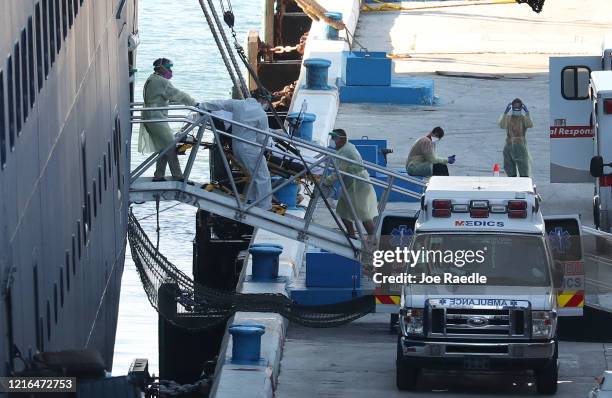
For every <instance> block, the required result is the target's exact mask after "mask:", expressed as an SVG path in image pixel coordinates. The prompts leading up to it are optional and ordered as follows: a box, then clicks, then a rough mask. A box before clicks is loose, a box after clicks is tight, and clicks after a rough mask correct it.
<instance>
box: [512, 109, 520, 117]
mask: <svg viewBox="0 0 612 398" xmlns="http://www.w3.org/2000/svg"><path fill="white" fill-rule="evenodd" d="M512 116H521V111H520V110H518V111H515V110H514V109H513V110H512Z"/></svg>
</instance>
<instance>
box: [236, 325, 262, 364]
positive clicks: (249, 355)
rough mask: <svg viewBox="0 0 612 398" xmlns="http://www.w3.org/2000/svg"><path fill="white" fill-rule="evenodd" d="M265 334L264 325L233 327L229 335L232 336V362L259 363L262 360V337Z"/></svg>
mask: <svg viewBox="0 0 612 398" xmlns="http://www.w3.org/2000/svg"><path fill="white" fill-rule="evenodd" d="M265 332H266V328H265V326H264V325H259V324H233V325H231V326H230V327H229V333H230V334H231V335H232V362H257V361H259V359H260V358H261V335H262V334H264V333H265Z"/></svg>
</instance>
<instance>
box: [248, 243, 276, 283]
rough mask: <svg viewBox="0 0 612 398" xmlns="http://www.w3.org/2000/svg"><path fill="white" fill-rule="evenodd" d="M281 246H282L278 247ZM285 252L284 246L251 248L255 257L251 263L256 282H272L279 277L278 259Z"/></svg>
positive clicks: (250, 251) (256, 246) (255, 246)
mask: <svg viewBox="0 0 612 398" xmlns="http://www.w3.org/2000/svg"><path fill="white" fill-rule="evenodd" d="M278 246H280V245H278ZM282 252H283V249H282V246H281V247H280V248H279V247H274V246H269V245H268V246H263V245H262V244H260V245H254V246H251V248H249V253H251V256H252V257H253V261H252V263H251V265H252V269H251V271H252V272H251V273H252V278H253V280H254V281H271V280H274V279H276V278H277V277H278V257H279V256H280V254H281V253H282Z"/></svg>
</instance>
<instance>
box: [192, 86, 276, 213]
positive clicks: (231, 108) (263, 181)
mask: <svg viewBox="0 0 612 398" xmlns="http://www.w3.org/2000/svg"><path fill="white" fill-rule="evenodd" d="M200 108H202V109H205V110H208V111H226V112H230V113H232V119H233V120H234V121H235V122H238V123H242V124H244V125H247V126H251V127H254V128H257V129H260V130H264V131H268V116H267V115H266V112H264V110H263V108H262V106H261V105H260V104H259V102H257V100H255V99H254V98H247V99H245V100H219V101H209V102H203V103H200ZM232 135H233V136H235V137H239V138H242V139H245V140H248V141H251V142H257V143H258V144H262V145H263V144H264V142H265V141H266V135H264V134H261V133H257V132H255V131H253V130H249V129H247V128H245V127H242V126H239V125H236V124H235V125H233V126H232ZM232 149H233V152H234V155H235V156H236V158H238V161H239V162H240V163H242V165H243V166H244V167H246V168H247V170H248V171H249V173H250V174H251V179H252V180H253V188H252V189H251V193H250V195H249V197H248V198H247V200H250V201H258V200H259V199H261V198H263V197H266V196H267V197H266V198H265V199H264V200H262V201H261V202H259V203H258V204H257V206H258V207H261V208H262V209H265V210H269V209H271V208H272V195H270V192H272V184H271V182H270V171H269V170H268V164H267V163H266V159H262V160H261V162H260V163H259V168H258V169H257V173H254V172H255V167H256V166H257V160H258V159H259V155H260V153H261V147H258V146H255V145H251V144H249V143H246V142H242V141H239V140H236V139H232Z"/></svg>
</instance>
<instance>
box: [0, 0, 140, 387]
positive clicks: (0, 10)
mask: <svg viewBox="0 0 612 398" xmlns="http://www.w3.org/2000/svg"><path fill="white" fill-rule="evenodd" d="M136 4H137V2H136V1H135V0H95V1H94V0H4V1H2V2H1V3H0V19H1V20H2V23H1V24H0V282H1V284H0V292H1V293H2V294H1V296H0V335H1V336H2V343H1V344H0V376H2V375H6V374H10V373H11V372H13V371H18V370H19V369H20V367H21V366H22V365H21V362H20V361H15V359H14V358H15V356H16V355H19V354H20V355H22V356H23V357H26V358H27V357H30V356H31V355H33V354H35V353H36V352H37V351H56V350H63V349H85V348H87V349H96V350H98V351H99V352H100V353H101V354H102V356H103V358H104V360H105V364H106V367H107V369H108V370H111V368H112V358H113V349H114V343H115V331H116V325H117V314H118V306H119V295H120V294H119V293H120V286H121V276H122V272H123V265H124V255H125V238H126V227H127V206H128V201H127V200H128V189H129V158H130V151H129V140H130V119H129V118H130V113H129V103H130V97H131V90H132V89H133V87H132V84H130V78H131V77H130V73H131V72H130V64H133V60H134V57H135V53H134V52H132V53H130V52H129V51H128V39H129V37H130V35H131V34H133V33H134V32H136V29H137V28H136V26H135V24H136V21H137V15H136V13H137V6H136Z"/></svg>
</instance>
